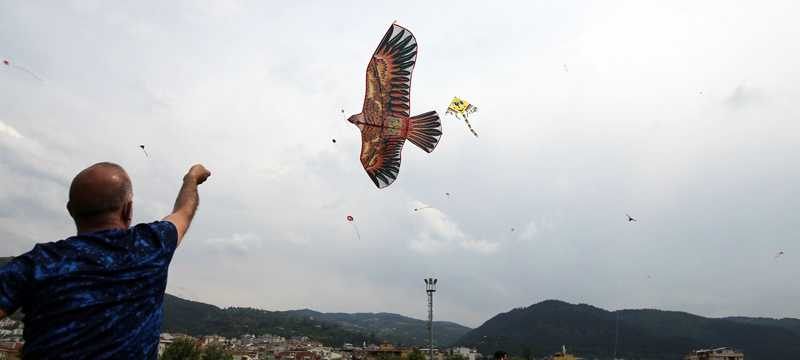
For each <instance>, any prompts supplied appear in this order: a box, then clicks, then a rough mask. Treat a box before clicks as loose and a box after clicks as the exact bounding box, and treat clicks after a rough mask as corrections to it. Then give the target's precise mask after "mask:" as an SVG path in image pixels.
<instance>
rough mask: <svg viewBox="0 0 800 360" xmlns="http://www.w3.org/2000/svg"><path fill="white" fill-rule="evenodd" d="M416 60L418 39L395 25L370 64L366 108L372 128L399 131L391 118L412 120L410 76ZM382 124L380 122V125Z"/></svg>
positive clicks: (365, 111)
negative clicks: (410, 116)
mask: <svg viewBox="0 0 800 360" xmlns="http://www.w3.org/2000/svg"><path fill="white" fill-rule="evenodd" d="M416 60H417V40H416V39H415V38H414V35H413V34H411V32H410V31H408V29H406V28H404V27H402V26H400V25H397V24H392V26H391V27H390V28H389V30H388V31H387V32H386V35H384V36H383V39H382V40H381V42H380V44H378V48H377V49H375V53H374V54H372V59H371V60H370V62H369V65H367V91H366V94H365V95H364V109H363V112H364V113H365V114H370V115H371V116H366V118H367V122H368V123H369V125H375V126H381V127H390V128H396V127H397V125H396V124H393V123H389V119H388V117H389V116H392V117H397V118H407V117H409V110H410V108H411V100H410V96H411V93H410V89H411V74H412V72H413V71H414V64H415V62H416ZM378 121H380V122H378Z"/></svg>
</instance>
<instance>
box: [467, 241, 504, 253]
mask: <svg viewBox="0 0 800 360" xmlns="http://www.w3.org/2000/svg"><path fill="white" fill-rule="evenodd" d="M499 246H500V244H498V243H496V242H491V241H486V240H472V239H464V240H462V241H461V247H463V248H464V249H466V250H469V251H474V252H477V253H481V254H493V253H495V252H497V248H498V247H499Z"/></svg>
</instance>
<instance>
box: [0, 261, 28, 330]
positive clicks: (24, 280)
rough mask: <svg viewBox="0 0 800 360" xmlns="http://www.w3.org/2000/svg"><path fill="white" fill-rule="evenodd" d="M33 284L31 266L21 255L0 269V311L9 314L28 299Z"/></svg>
mask: <svg viewBox="0 0 800 360" xmlns="http://www.w3.org/2000/svg"><path fill="white" fill-rule="evenodd" d="M32 283H33V266H32V263H31V262H30V261H29V259H28V258H27V257H26V256H25V255H23V256H20V257H17V258H14V260H12V261H11V262H10V263H8V264H6V265H5V266H3V267H0V309H2V310H3V311H4V312H5V313H6V314H9V315H10V314H11V313H13V312H14V311H16V310H17V309H18V308H19V307H21V306H22V305H23V304H24V303H25V302H26V300H27V298H28V297H29V293H30V289H31V287H32V285H33V284H32Z"/></svg>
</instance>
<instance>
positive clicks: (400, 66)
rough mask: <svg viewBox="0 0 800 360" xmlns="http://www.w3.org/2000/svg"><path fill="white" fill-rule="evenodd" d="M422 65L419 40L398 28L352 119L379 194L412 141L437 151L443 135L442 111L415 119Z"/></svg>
mask: <svg viewBox="0 0 800 360" xmlns="http://www.w3.org/2000/svg"><path fill="white" fill-rule="evenodd" d="M416 60H417V40H416V39H415V38H414V35H412V34H411V32H410V31H408V29H406V28H404V27H402V26H400V25H397V24H392V26H390V27H389V30H388V31H387V32H386V35H384V36H383V39H382V40H381V42H380V44H378V48H377V49H375V53H374V54H372V59H371V60H370V62H369V65H367V91H366V94H365V95H364V106H363V108H362V109H361V113H358V114H355V115H353V116H350V118H349V119H347V121H349V122H350V123H352V124H354V125H355V126H357V127H358V128H359V130H361V165H362V166H364V170H366V172H367V175H369V178H370V179H372V182H373V183H375V186H377V187H378V188H379V189H382V188H385V187H387V186H389V185H391V184H392V183H393V182H394V181H395V179H397V175H398V174H399V173H400V153H401V152H402V150H403V145H404V144H405V142H406V139H408V141H411V143H412V144H414V145H417V146H419V147H420V148H421V149H422V150H425V151H426V152H432V151H433V149H434V148H436V145H437V144H438V143H439V138H440V137H441V136H442V123H441V122H440V121H439V115H437V114H436V111H429V112H426V113H424V114H421V115H417V116H413V117H411V116H410V113H411V112H410V110H411V99H410V96H411V92H410V90H411V73H412V72H413V71H414V64H415V62H416Z"/></svg>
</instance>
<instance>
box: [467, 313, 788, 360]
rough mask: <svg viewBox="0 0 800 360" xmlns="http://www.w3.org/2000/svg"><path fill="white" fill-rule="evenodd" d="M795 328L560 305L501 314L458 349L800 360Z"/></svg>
mask: <svg viewBox="0 0 800 360" xmlns="http://www.w3.org/2000/svg"><path fill="white" fill-rule="evenodd" d="M798 324H800V320H797V319H780V320H777V319H768V318H746V317H732V318H706V317H702V316H697V315H692V314H689V313H685V312H677V311H662V310H653V309H642V310H619V311H607V310H603V309H600V308H597V307H594V306H591V305H586V304H577V305H576V304H569V303H566V302H562V301H557V300H548V301H543V302H540V303H538V304H534V305H531V306H529V307H526V308H517V309H514V310H511V311H509V312H506V313H502V314H498V315H496V316H494V317H493V318H491V319H489V320H488V321H486V322H485V323H484V324H483V325H481V326H480V327H478V328H476V329H474V330H472V331H470V332H469V333H467V334H466V335H464V337H462V338H461V339H460V340H459V341H458V342H457V343H458V344H460V345H465V346H472V347H477V348H478V349H479V350H480V352H482V353H484V354H487V353H492V352H494V351H495V350H497V349H503V350H505V351H507V352H509V353H511V354H514V355H517V356H521V357H525V358H530V357H531V356H534V357H540V356H545V355H548V354H552V353H553V352H555V351H558V350H559V349H561V346H562V345H565V346H566V347H567V349H568V350H569V351H570V352H572V353H575V354H578V355H579V356H582V357H585V358H598V359H612V358H614V357H615V354H616V357H618V358H625V359H680V358H681V357H682V356H683V355H685V354H686V353H688V352H689V351H691V350H695V349H701V348H714V347H732V348H735V349H739V350H741V351H743V352H744V353H745V357H746V358H747V359H798V358H800V326H798Z"/></svg>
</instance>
